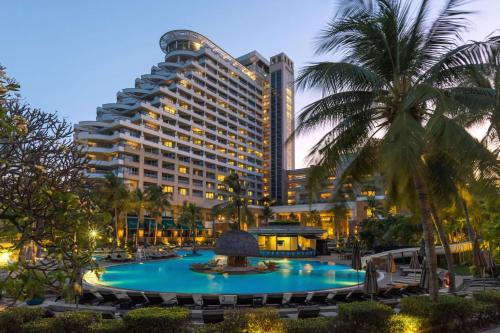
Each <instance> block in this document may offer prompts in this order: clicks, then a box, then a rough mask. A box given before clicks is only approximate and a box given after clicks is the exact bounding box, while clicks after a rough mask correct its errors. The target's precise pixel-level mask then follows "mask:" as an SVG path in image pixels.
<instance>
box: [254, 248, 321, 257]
mask: <svg viewBox="0 0 500 333" xmlns="http://www.w3.org/2000/svg"><path fill="white" fill-rule="evenodd" d="M260 256H261V257H266V258H308V257H315V256H316V250H297V251H270V250H260Z"/></svg>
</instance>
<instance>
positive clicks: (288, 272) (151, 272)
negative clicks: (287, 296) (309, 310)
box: [87, 250, 364, 294]
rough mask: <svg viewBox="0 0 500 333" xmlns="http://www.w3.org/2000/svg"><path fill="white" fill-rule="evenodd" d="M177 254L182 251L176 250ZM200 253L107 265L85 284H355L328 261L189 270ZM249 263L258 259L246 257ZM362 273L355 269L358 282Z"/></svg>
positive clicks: (218, 288)
mask: <svg viewBox="0 0 500 333" xmlns="http://www.w3.org/2000/svg"><path fill="white" fill-rule="evenodd" d="M178 253H179V254H180V255H183V254H186V253H187V252H186V251H184V252H183V251H179V252H178ZM199 253H200V254H201V255H200V256H196V257H180V258H174V259H168V260H159V261H148V262H144V263H130V264H123V265H116V266H110V267H107V268H106V271H105V272H104V274H103V275H101V278H100V279H99V280H95V281H89V280H88V279H87V281H88V282H89V283H93V284H98V285H103V286H108V287H112V288H123V289H133V290H141V291H157V292H172V293H193V294H247V293H248V294H250V293H273V292H274V293H277V292H299V291H313V290H324V289H333V288H343V287H350V286H354V285H357V283H358V282H357V281H358V277H357V273H356V271H355V270H352V269H351V268H350V267H348V266H345V265H337V264H334V263H332V262H330V263H327V262H318V261H308V260H293V259H272V260H273V261H275V262H277V263H279V266H280V267H279V269H278V270H277V271H275V272H272V273H262V274H250V275H228V274H206V273H197V272H193V271H191V270H190V269H189V267H190V265H191V264H193V263H198V262H207V261H209V260H210V259H213V258H214V257H215V254H214V253H213V251H207V250H203V251H199ZM250 261H251V262H252V264H253V265H255V264H257V263H258V262H259V261H262V258H250ZM363 278H364V272H363V271H360V272H359V281H360V282H361V283H362V282H363Z"/></svg>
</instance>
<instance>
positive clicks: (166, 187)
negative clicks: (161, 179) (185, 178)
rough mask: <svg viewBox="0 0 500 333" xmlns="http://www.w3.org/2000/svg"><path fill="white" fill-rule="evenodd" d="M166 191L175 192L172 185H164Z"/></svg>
mask: <svg viewBox="0 0 500 333" xmlns="http://www.w3.org/2000/svg"><path fill="white" fill-rule="evenodd" d="M163 192H164V193H174V187H173V186H170V185H166V186H163Z"/></svg>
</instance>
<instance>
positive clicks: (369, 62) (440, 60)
mask: <svg viewBox="0 0 500 333" xmlns="http://www.w3.org/2000/svg"><path fill="white" fill-rule="evenodd" d="M431 2H432V1H431V0H422V1H421V2H420V3H419V4H417V8H416V11H415V12H413V11H412V7H411V6H410V2H409V1H403V0H402V1H396V0H393V1H389V0H366V1H343V2H342V3H343V7H342V9H341V10H340V11H339V13H338V15H337V16H335V17H334V19H333V20H332V21H331V22H330V23H329V25H328V26H327V28H326V29H325V30H323V32H322V34H321V36H320V38H319V40H318V47H317V52H318V53H336V54H339V53H341V54H342V55H344V58H343V59H342V60H341V61H339V62H319V63H315V64H311V65H309V66H307V67H305V68H304V69H303V70H302V71H301V73H300V75H299V77H298V79H297V82H298V88H299V89H319V90H320V91H321V92H322V94H323V97H322V98H321V99H319V100H318V101H316V102H314V103H311V104H310V105H308V106H306V107H305V108H304V110H303V112H302V113H301V114H300V116H299V125H298V127H297V129H296V133H294V134H295V135H300V134H304V133H307V132H310V131H314V130H317V129H318V128H324V127H325V126H327V127H328V129H329V131H328V132H327V133H326V134H325V135H324V136H323V138H322V139H321V140H320V141H319V142H318V143H317V144H316V145H315V146H314V147H313V149H312V150H311V157H315V156H317V159H316V164H318V165H321V166H323V167H325V168H327V169H328V170H329V171H330V173H333V172H334V170H335V169H336V168H338V167H339V165H341V164H343V163H347V167H346V169H345V171H344V175H356V174H358V175H359V174H367V173H371V172H373V171H374V168H378V169H380V170H381V171H382V172H383V174H384V176H385V178H386V179H387V183H388V186H389V194H390V195H391V196H392V197H393V198H396V199H397V200H400V201H406V202H417V203H418V211H419V215H420V219H421V223H422V227H423V234H424V240H425V246H426V253H427V255H428V260H427V263H428V268H429V272H430V274H429V275H430V283H429V286H430V287H429V292H430V294H431V296H432V298H433V299H436V298H437V294H438V279H437V258H436V252H435V247H434V234H433V226H432V218H431V209H430V202H429V200H430V196H429V194H430V193H429V186H428V181H427V173H428V170H427V164H426V154H427V153H428V152H429V151H435V150H437V151H446V153H447V154H449V155H450V156H453V157H454V159H455V161H456V163H464V161H467V163H471V164H472V163H475V162H476V161H477V160H478V159H480V158H486V159H488V160H491V156H490V153H489V151H487V150H486V149H484V147H483V146H482V145H481V144H480V143H479V142H477V140H475V139H474V138H472V137H471V136H470V134H469V133H468V132H467V131H466V130H465V129H464V128H463V127H462V126H460V124H458V123H457V122H456V121H455V120H454V119H451V118H450V117H449V116H448V115H449V113H450V111H451V110H450V109H451V108H455V107H456V106H457V105H458V104H459V103H458V99H455V97H456V96H458V95H459V94H460V92H459V91H453V90H452V89H453V88H455V87H456V85H457V83H458V80H457V79H458V78H460V75H463V72H464V69H466V68H467V67H469V66H475V65H477V63H478V62H481V61H483V60H484V57H483V58H481V59H478V57H474V56H471V54H470V50H471V48H473V47H474V46H472V45H463V46H459V47H457V44H458V43H459V42H460V35H461V33H462V32H463V31H464V30H465V29H466V28H467V20H466V19H467V16H468V14H469V12H467V11H465V10H463V9H462V8H461V5H463V3H464V1H460V0H448V1H446V3H445V6H444V8H443V9H442V10H441V11H440V13H439V14H438V15H437V17H435V18H433V17H431V16H430V15H429V10H430V4H431ZM460 97H463V98H464V99H467V100H470V99H471V96H470V95H469V96H467V98H466V97H464V96H460ZM474 98H476V99H480V98H481V96H479V95H478V94H476V95H474ZM457 142H459V143H460V148H458V147H457Z"/></svg>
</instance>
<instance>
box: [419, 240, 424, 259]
mask: <svg viewBox="0 0 500 333" xmlns="http://www.w3.org/2000/svg"><path fill="white" fill-rule="evenodd" d="M418 255H419V256H420V257H422V258H424V257H425V242H424V239H423V238H422V241H420V249H419V250H418Z"/></svg>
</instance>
